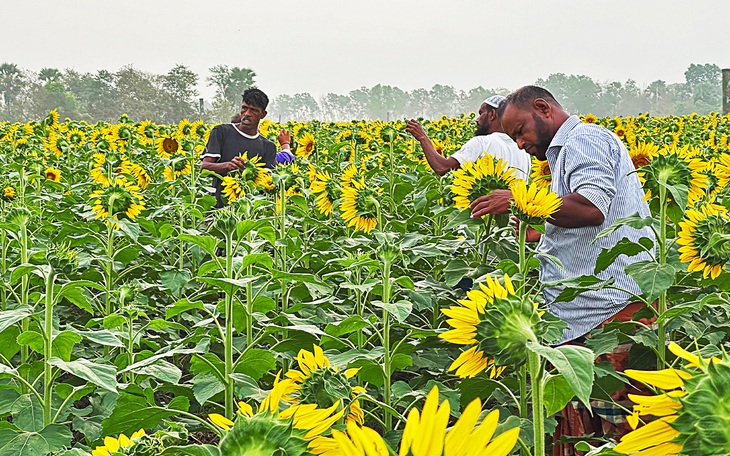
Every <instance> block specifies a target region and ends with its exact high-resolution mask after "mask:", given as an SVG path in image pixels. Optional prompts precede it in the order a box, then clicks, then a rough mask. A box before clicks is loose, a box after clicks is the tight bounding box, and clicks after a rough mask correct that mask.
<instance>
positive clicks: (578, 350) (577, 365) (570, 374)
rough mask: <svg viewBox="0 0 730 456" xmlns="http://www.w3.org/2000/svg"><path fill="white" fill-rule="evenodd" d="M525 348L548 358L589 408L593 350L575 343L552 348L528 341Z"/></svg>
mask: <svg viewBox="0 0 730 456" xmlns="http://www.w3.org/2000/svg"><path fill="white" fill-rule="evenodd" d="M527 349H528V350H530V351H532V352H533V353H537V354H538V355H540V356H542V357H543V358H545V359H546V360H548V361H549V362H550V363H551V364H552V365H553V366H555V368H556V369H557V370H558V372H560V373H561V374H562V375H563V377H564V378H565V380H566V382H567V383H568V385H570V388H571V389H572V390H573V392H574V393H575V395H576V397H578V399H579V400H580V401H581V402H582V403H583V405H585V406H586V408H588V410H590V409H591V404H590V395H591V390H592V388H593V361H594V359H595V358H596V357H595V355H594V354H593V352H592V351H591V350H590V349H588V348H586V347H580V346H577V345H563V346H560V347H556V348H552V347H547V346H544V345H539V344H535V343H528V344H527Z"/></svg>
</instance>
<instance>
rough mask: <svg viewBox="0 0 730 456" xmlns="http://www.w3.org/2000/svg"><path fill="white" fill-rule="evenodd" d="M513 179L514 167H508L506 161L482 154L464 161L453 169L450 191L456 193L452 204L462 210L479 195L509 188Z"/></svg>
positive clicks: (514, 177)
mask: <svg viewBox="0 0 730 456" xmlns="http://www.w3.org/2000/svg"><path fill="white" fill-rule="evenodd" d="M515 179H516V176H515V173H514V169H512V168H509V167H508V166H507V162H505V161H504V160H502V159H499V160H496V159H495V158H494V157H493V156H492V155H490V154H484V156H483V157H481V158H479V159H478V160H477V161H476V162H469V163H466V164H464V165H463V166H462V167H460V168H459V169H457V170H455V171H454V182H453V184H452V185H451V192H452V193H453V194H454V195H456V196H454V205H455V206H456V207H457V208H459V209H462V210H464V209H466V208H468V207H469V205H470V204H471V202H472V201H474V200H475V199H476V198H478V197H480V196H483V195H488V194H490V193H492V191H494V190H497V189H507V188H509V185H510V183H512V181H513V180H515Z"/></svg>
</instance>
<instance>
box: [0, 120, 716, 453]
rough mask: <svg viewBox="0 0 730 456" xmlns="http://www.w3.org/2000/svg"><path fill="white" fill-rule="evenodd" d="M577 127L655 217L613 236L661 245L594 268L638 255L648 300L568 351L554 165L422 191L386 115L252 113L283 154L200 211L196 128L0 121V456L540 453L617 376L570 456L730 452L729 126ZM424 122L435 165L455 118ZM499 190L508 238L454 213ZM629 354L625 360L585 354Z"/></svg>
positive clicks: (593, 282) (580, 280) (420, 177)
mask: <svg viewBox="0 0 730 456" xmlns="http://www.w3.org/2000/svg"><path fill="white" fill-rule="evenodd" d="M582 119H583V121H584V122H590V123H599V124H601V125H604V126H606V127H607V128H609V129H611V130H612V131H614V132H615V133H616V134H617V135H618V136H619V137H620V138H622V139H623V140H624V142H625V143H626V145H627V148H628V149H629V151H630V154H631V157H632V159H633V161H634V164H635V166H636V168H637V171H636V172H637V173H638V175H639V177H640V178H641V181H642V182H643V183H644V187H645V190H646V200H647V201H648V202H649V205H650V208H651V209H652V214H653V216H652V217H649V218H640V217H638V216H635V217H629V218H627V219H622V220H620V225H629V226H633V227H647V226H649V227H651V228H652V229H653V230H654V232H655V234H656V238H657V244H656V248H655V249H654V248H653V246H651V245H648V244H647V243H646V242H642V240H640V241H639V242H637V243H633V242H628V240H626V239H625V241H626V242H621V243H619V244H618V245H617V246H616V247H615V248H613V249H611V250H604V251H603V253H602V254H601V255H600V256H599V258H598V260H597V265H596V275H598V274H599V273H600V271H601V270H603V269H605V268H606V267H607V266H608V265H610V264H611V263H612V262H613V260H614V259H616V258H617V257H618V256H619V255H623V254H625V255H628V256H632V255H635V254H637V253H639V252H651V258H652V261H641V262H636V263H634V264H632V265H631V267H630V268H627V272H628V273H629V274H630V275H631V276H632V277H633V278H634V280H635V281H636V282H637V284H638V285H639V287H640V289H641V291H642V295H641V296H636V300H637V301H640V302H643V303H645V304H647V307H646V309H647V310H646V314H644V315H637V316H636V317H635V318H636V319H637V321H636V322H629V323H618V322H615V323H610V324H607V325H605V326H604V327H602V328H600V329H596V330H594V331H593V332H592V333H591V337H590V338H588V339H587V341H586V344H585V346H577V345H576V346H570V345H568V346H559V347H555V346H553V345H551V344H552V342H555V341H557V340H558V339H559V337H560V334H561V333H562V329H563V327H564V324H563V323H562V322H561V321H559V320H558V319H557V318H555V317H553V316H551V314H550V313H548V312H546V310H547V309H546V306H545V303H544V301H543V299H542V295H541V293H540V292H541V289H542V287H543V286H545V284H543V283H541V282H540V280H539V279H538V274H537V267H538V265H539V259H538V257H537V252H536V251H535V247H536V246H535V245H534V243H531V242H528V241H527V236H526V232H527V228H528V226H533V227H535V228H536V229H538V230H540V229H541V228H540V227H541V225H542V224H543V223H544V221H545V219H546V218H547V217H549V215H550V214H551V213H552V212H554V211H555V210H557V208H558V206H559V204H560V200H559V199H558V198H557V196H556V195H554V194H553V193H551V192H550V189H549V186H550V171H549V168H548V167H547V165H546V163H541V162H534V164H533V171H532V175H531V178H530V181H529V182H528V183H525V182H524V181H522V180H518V179H515V177H514V176H513V175H512V174H511V173H510V171H509V170H508V169H506V168H505V167H504V164H503V163H499V162H497V163H494V162H493V161H491V159H481V160H480V161H478V162H476V163H474V164H473V165H470V166H465V167H463V168H462V169H460V170H458V171H456V172H453V173H450V175H447V176H444V177H443V178H439V177H438V176H436V175H435V174H434V173H433V172H432V171H431V170H430V169H429V168H428V165H427V164H426V161H425V159H424V157H423V152H422V151H421V150H420V146H419V145H418V144H417V142H416V141H414V140H413V138H412V137H410V136H409V135H407V134H406V133H405V122H404V121H402V120H399V121H394V122H381V121H367V122H366V121H353V122H347V123H332V122H317V121H312V122H308V123H294V122H290V123H287V124H281V125H279V124H276V123H271V122H269V121H268V120H265V121H264V122H262V124H261V125H260V131H261V134H262V135H264V136H266V137H268V138H270V139H272V140H275V138H276V135H277V134H278V132H279V130H280V129H281V128H287V129H289V130H290V131H291V132H292V139H293V142H294V143H295V144H294V145H295V146H296V147H295V148H294V152H295V154H296V157H297V159H296V161H295V163H294V164H291V165H279V166H277V167H276V168H275V169H274V170H271V171H269V170H266V169H264V168H261V167H260V166H257V163H256V160H255V159H254V160H249V161H248V167H247V168H246V169H245V170H243V171H241V172H239V173H232V174H229V175H228V176H226V178H225V179H224V181H223V185H224V195H225V197H226V200H227V202H228V204H227V205H226V207H224V208H222V209H214V206H215V203H216V201H215V197H214V196H212V195H211V188H210V185H211V177H212V174H211V173H209V172H207V171H204V172H201V170H200V158H199V157H200V155H201V153H202V151H203V149H204V147H205V144H206V142H207V138H208V134H209V132H210V129H211V127H212V125H208V124H205V123H203V122H201V121H196V122H190V121H187V120H184V121H182V122H180V123H179V124H178V125H156V124H154V123H151V122H149V121H143V122H135V121H132V120H130V119H129V118H127V117H126V116H124V115H123V116H122V117H121V119H120V121H119V122H118V123H115V124H108V123H101V122H100V123H96V124H88V123H85V122H77V121H73V120H70V119H66V120H65V121H63V122H61V121H60V120H59V118H58V115H57V113H56V112H51V113H50V114H49V115H48V117H47V118H45V119H44V120H42V121H40V122H28V123H25V124H22V123H7V122H5V123H0V163H1V164H2V170H1V171H0V189H1V190H2V194H1V195H0V197H1V198H0V214H1V216H0V277H1V281H0V303H1V308H0V417H2V418H3V421H2V422H0V456H4V455H13V456H17V455H24V456H30V455H33V456H35V455H46V454H53V455H64V456H82V455H86V456H88V455H92V456H101V455H122V454H123V455H132V454H134V455H178V454H179V455H208V456H221V455H222V456H225V455H243V454H246V455H289V456H294V455H310V454H324V455H340V454H343V455H368V456H372V455H389V454H399V455H413V456H422V455H442V454H444V455H449V456H451V455H454V456H456V455H480V454H488V455H508V454H521V455H533V456H538V455H542V454H550V452H551V450H550V449H549V448H550V442H551V441H552V440H553V439H556V440H560V439H561V438H563V440H564V439H565V438H564V437H561V436H559V435H553V434H555V426H556V420H555V415H556V414H559V413H560V410H561V409H562V408H563V407H564V406H565V405H566V404H567V403H568V402H570V401H574V402H576V403H582V404H584V406H585V407H586V408H588V409H590V408H591V401H594V400H605V401H610V400H611V393H612V392H614V391H616V390H618V389H619V388H622V387H623V386H625V385H626V384H628V383H629V382H630V381H634V383H636V382H641V383H644V384H645V385H646V387H647V388H650V389H651V390H652V392H653V393H655V394H656V395H655V396H647V395H643V396H634V395H629V399H630V400H631V401H632V404H633V405H629V406H627V408H626V412H627V413H628V420H629V423H630V424H631V426H632V427H633V428H635V429H636V430H635V431H633V432H632V433H630V434H629V435H627V436H626V437H624V438H623V439H620V440H619V439H616V440H612V439H609V438H607V437H593V438H592V437H590V436H586V438H584V439H579V440H580V441H576V442H574V443H576V445H577V447H578V448H580V449H581V450H582V451H585V452H587V453H589V454H614V455H615V454H642V455H644V454H656V455H659V454H692V455H700V454H730V431H728V429H730V412H729V410H730V399H729V398H730V396H729V395H728V393H727V390H728V388H729V387H730V386H728V385H730V357H729V356H728V355H727V347H730V295H729V294H728V292H729V291H730V274H729V273H728V270H727V268H726V265H727V264H728V263H729V262H730V214H728V210H729V209H730V191H728V189H727V184H728V181H730V148H729V147H730V146H728V138H729V136H730V116H720V115H718V114H711V115H708V116H697V115H690V116H685V117H650V116H648V115H640V116H637V117H625V118H618V117H616V118H600V119H598V118H596V117H595V116H592V115H586V116H583V117H582ZM424 126H425V128H426V130H427V132H428V134H429V136H430V138H431V139H432V141H433V143H434V145H435V147H436V149H437V150H439V151H440V152H441V153H442V154H444V155H446V156H448V155H449V154H450V153H452V152H454V151H456V150H457V149H458V148H459V147H460V146H461V145H462V144H463V143H465V142H466V141H467V140H468V139H469V138H470V137H471V136H472V135H473V130H474V116H473V115H462V116H461V117H458V118H445V117H444V118H441V119H436V120H432V121H424ZM496 188H511V189H512V191H513V194H514V201H513V203H512V213H513V214H512V215H513V217H514V218H515V219H517V220H519V222H520V223H519V224H518V225H519V228H517V227H516V225H515V222H514V220H513V219H512V218H510V217H499V216H494V217H492V216H490V217H485V218H483V219H471V218H470V216H469V210H465V209H466V208H468V205H469V203H470V202H471V201H473V199H474V198H476V197H478V196H481V195H483V194H485V193H487V192H489V191H491V190H493V189H496ZM617 225H618V224H617ZM617 227H618V226H612V227H609V228H607V229H606V230H604V231H603V232H602V233H600V234H599V236H602V235H606V234H608V233H610V232H611V231H612V230H615V229H616V228H617ZM629 269H630V270H629ZM551 285H555V284H554V283H553V284H551ZM562 285H563V286H565V289H564V292H563V293H562V294H561V295H560V296H559V297H558V299H561V300H566V301H569V300H571V299H572V298H573V297H574V296H576V295H577V294H579V293H581V292H583V291H586V290H596V289H599V288H602V287H611V285H612V281H611V280H601V279H599V278H598V277H596V276H583V277H576V278H571V279H569V280H566V281H563V282H562ZM651 303H656V306H655V309H654V308H653V307H651V306H649V305H648V304H651ZM639 317H646V318H651V319H653V318H655V319H656V320H655V323H654V325H648V324H643V323H641V322H639V321H638V319H639ZM637 328H638V329H637ZM627 341H631V342H633V343H634V346H633V348H632V353H631V355H632V358H631V359H632V361H631V363H630V364H631V365H630V367H631V369H629V370H627V371H626V373H618V372H616V371H614V370H613V369H612V367H611V365H610V364H608V363H600V362H599V363H595V362H594V360H595V359H596V358H597V357H598V356H599V355H601V354H604V353H609V352H611V351H612V350H613V349H615V348H616V347H617V346H618V345H619V344H621V343H624V342H627Z"/></svg>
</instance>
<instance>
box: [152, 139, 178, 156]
mask: <svg viewBox="0 0 730 456" xmlns="http://www.w3.org/2000/svg"><path fill="white" fill-rule="evenodd" d="M155 150H156V151H157V154H158V155H159V156H160V157H162V158H170V157H172V155H173V154H177V153H178V152H179V151H180V143H179V142H178V140H177V139H176V138H175V137H174V136H173V135H169V136H162V137H160V138H157V139H156V140H155Z"/></svg>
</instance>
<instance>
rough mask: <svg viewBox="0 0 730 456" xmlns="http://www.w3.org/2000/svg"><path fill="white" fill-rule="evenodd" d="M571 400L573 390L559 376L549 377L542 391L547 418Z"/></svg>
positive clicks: (561, 376)
mask: <svg viewBox="0 0 730 456" xmlns="http://www.w3.org/2000/svg"><path fill="white" fill-rule="evenodd" d="M572 398H573V389H572V388H571V387H570V384H569V383H568V381H567V380H566V379H565V377H564V376H563V375H562V374H561V375H551V376H550V377H549V378H548V379H547V381H545V386H544V389H543V400H544V403H545V412H546V413H547V416H550V415H553V414H555V413H558V412H559V411H561V410H562V409H563V407H565V405H566V404H567V403H568V402H570V400H571V399H572Z"/></svg>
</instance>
